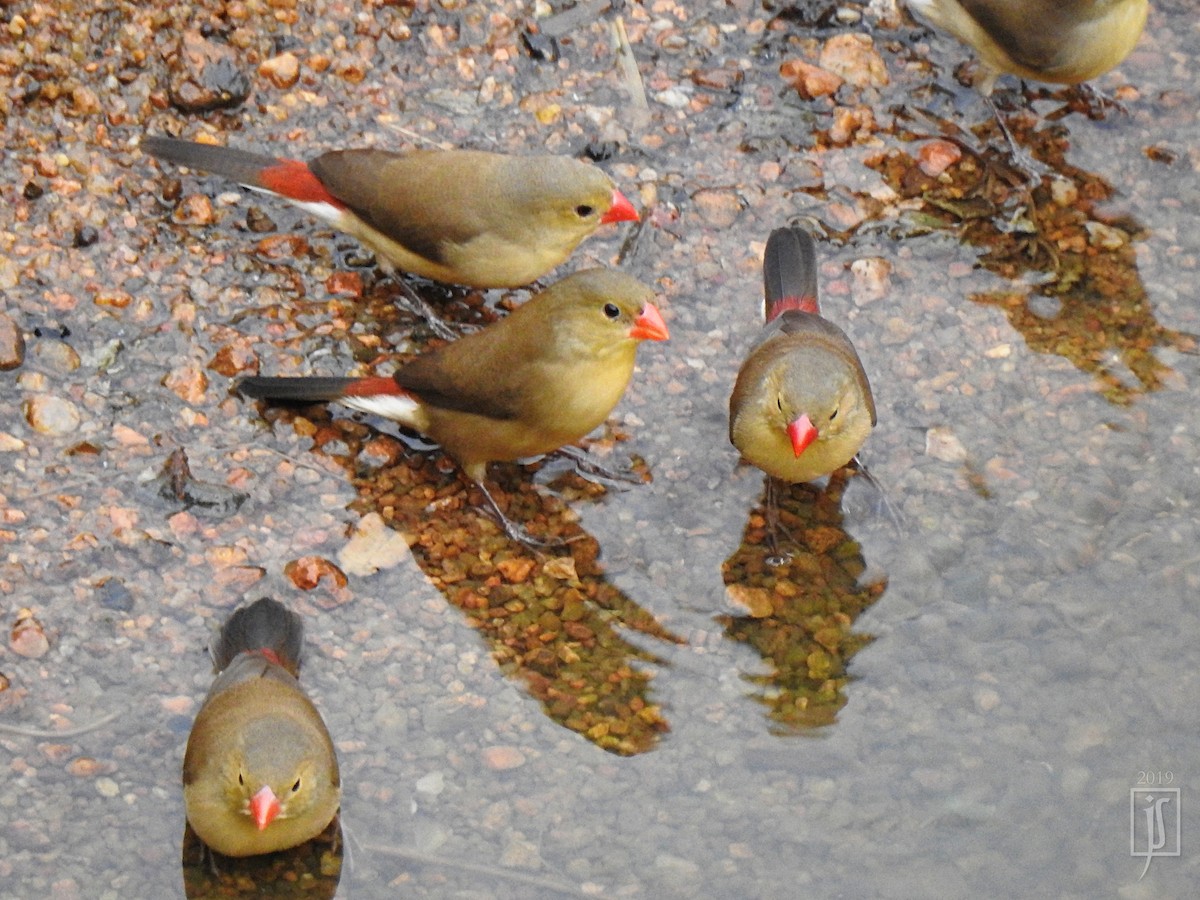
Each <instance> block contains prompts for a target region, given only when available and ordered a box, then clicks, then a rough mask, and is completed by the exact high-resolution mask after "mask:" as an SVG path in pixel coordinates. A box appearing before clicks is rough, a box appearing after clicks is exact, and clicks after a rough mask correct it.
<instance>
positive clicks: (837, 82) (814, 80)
mask: <svg viewBox="0 0 1200 900" xmlns="http://www.w3.org/2000/svg"><path fill="white" fill-rule="evenodd" d="M779 75H780V77H781V78H783V80H784V81H787V82H788V83H790V84H791V85H792V87H794V88H795V89H796V91H797V92H798V93H799V94H800V96H801V97H803V98H804V99H805V100H815V99H817V98H818V97H828V96H830V95H832V94H836V93H837V91H838V88H840V87H841V86H842V85H843V84H845V81H844V79H842V78H841V77H840V76H838V75H835V74H834V73H832V72H830V71H828V70H826V69H822V68H821V67H820V66H814V65H813V64H812V63H809V62H805V61H804V60H802V59H789V60H785V61H784V62H783V63H781V64H780V66H779Z"/></svg>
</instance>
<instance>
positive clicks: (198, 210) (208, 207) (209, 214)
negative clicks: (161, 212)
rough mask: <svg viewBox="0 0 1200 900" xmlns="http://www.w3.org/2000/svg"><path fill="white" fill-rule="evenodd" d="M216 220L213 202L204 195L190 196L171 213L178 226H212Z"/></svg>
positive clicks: (180, 202) (181, 201)
mask: <svg viewBox="0 0 1200 900" xmlns="http://www.w3.org/2000/svg"><path fill="white" fill-rule="evenodd" d="M215 219H216V216H215V214H214V213H213V205H212V201H211V200H209V199H208V198H207V197H205V196H204V195H203V194H189V195H188V196H186V197H184V198H183V199H182V200H180V201H179V203H178V204H177V205H176V206H175V209H173V210H172V211H171V221H172V222H174V223H175V224H176V225H211V224H212V223H213V222H214V221H215Z"/></svg>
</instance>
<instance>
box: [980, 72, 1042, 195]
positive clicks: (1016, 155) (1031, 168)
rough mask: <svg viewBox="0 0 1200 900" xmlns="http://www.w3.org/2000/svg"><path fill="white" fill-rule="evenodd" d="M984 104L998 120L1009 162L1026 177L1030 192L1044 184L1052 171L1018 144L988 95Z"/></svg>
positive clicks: (984, 97) (985, 95)
mask: <svg viewBox="0 0 1200 900" xmlns="http://www.w3.org/2000/svg"><path fill="white" fill-rule="evenodd" d="M981 96H982V97H983V102H984V103H986V104H987V107H988V109H990V110H991V111H992V118H993V119H995V120H996V124H997V125H999V126H1000V133H1001V134H1003V135H1004V140H1005V141H1007V142H1008V151H1009V161H1010V162H1011V163H1012V165H1013V168H1015V169H1016V170H1017V171H1018V172H1020V173H1021V174H1022V175H1024V176H1025V182H1026V185H1027V186H1028V187H1029V189H1030V190H1033V188H1035V187H1037V186H1038V185H1039V184H1041V183H1042V179H1043V178H1044V177H1045V176H1047V175H1049V174H1051V173H1052V171H1053V170H1052V169H1050V167H1049V166H1046V165H1044V164H1042V163H1040V162H1038V161H1037V160H1036V159H1034V158H1033V154H1032V153H1030V152H1029V151H1028V150H1026V149H1025V148H1024V147H1022V146H1021V145H1020V144H1018V143H1017V139H1016V138H1015V137H1013V133H1012V132H1011V131H1010V130H1009V128H1008V125H1007V124H1006V123H1005V121H1004V118H1003V117H1002V116H1001V115H1000V110H999V109H997V108H996V104H995V102H993V100H992V98H991V97H990V96H988V95H987V94H983V95H981Z"/></svg>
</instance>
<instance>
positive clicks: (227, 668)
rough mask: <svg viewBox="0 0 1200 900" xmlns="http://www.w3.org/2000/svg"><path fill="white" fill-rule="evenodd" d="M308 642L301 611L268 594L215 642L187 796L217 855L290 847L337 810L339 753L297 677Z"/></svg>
mask: <svg viewBox="0 0 1200 900" xmlns="http://www.w3.org/2000/svg"><path fill="white" fill-rule="evenodd" d="M303 642H304V625H303V623H302V622H301V620H300V617H299V616H298V615H296V614H295V613H294V612H291V611H289V610H288V609H287V608H286V607H284V606H283V604H281V603H279V602H277V601H275V600H271V599H270V598H267V597H264V598H262V599H261V600H257V601H255V602H254V603H252V604H250V605H249V606H244V607H242V608H241V609H239V610H237V611H236V612H235V613H234V614H233V615H232V616H230V617H229V620H228V621H227V622H226V623H225V625H224V627H223V628H222V629H221V633H220V636H219V637H218V639H217V642H216V644H215V646H214V647H213V648H212V655H213V663H214V667H215V669H216V671H217V673H218V674H217V677H216V679H215V680H214V681H213V684H212V687H211V688H210V689H209V692H208V696H207V697H205V699H204V705H203V706H201V707H200V712H199V713H198V714H197V716H196V721H195V722H194V723H193V725H192V732H191V734H190V735H188V743H187V751H186V752H185V754H184V758H183V802H184V807H185V809H186V811H187V819H188V822H189V823H190V824H191V826H192V830H193V831H195V832H196V835H197V836H198V837H199V838H200V840H202V841H203V842H204V843H205V844H206V845H207V846H208V847H209V848H210V849H211V850H214V851H216V852H217V853H221V854H223V855H225V856H257V855H258V854H260V853H274V852H275V851H277V850H286V849H288V848H289V847H295V846H297V845H299V844H303V843H304V842H305V841H307V840H310V839H312V838H314V837H316V836H317V835H318V834H320V833H321V832H322V831H324V830H325V828H326V826H327V825H329V823H330V822H331V821H333V817H334V815H336V814H337V811H338V805H339V803H340V796H341V785H340V781H339V778H338V764H337V755H336V753H335V752H334V749H333V742H332V741H331V740H330V738H329V732H328V731H327V730H326V729H325V723H324V722H323V721H322V720H321V714H320V713H319V712H317V708H316V707H315V706H313V703H312V701H311V700H309V698H308V695H307V694H306V693H305V692H304V689H303V688H301V687H300V684H299V682H298V681H297V680H296V678H297V675H298V674H299V671H300V653H301V648H302V645H303Z"/></svg>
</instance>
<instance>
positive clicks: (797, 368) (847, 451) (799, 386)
mask: <svg viewBox="0 0 1200 900" xmlns="http://www.w3.org/2000/svg"><path fill="white" fill-rule="evenodd" d="M763 281H764V284H765V294H766V301H765V303H764V311H765V315H766V325H765V326H764V327H763V330H762V332H761V333H760V334H759V336H758V339H757V340H756V341H755V343H754V345H753V347H751V350H750V354H749V355H748V356H747V357H746V360H745V362H743V363H742V367H741V370H740V371H739V372H738V375H737V381H736V383H735V384H734V387H733V394H732V395H731V396H730V398H729V439H730V441H732V442H733V445H734V446H735V447H737V449H738V450H739V451H741V454H742V456H743V457H744V458H745V459H746V460H747V461H749V462H751V463H753V464H754V465H756V466H758V467H759V468H760V469H762V470H763V471H764V472H766V473H767V474H768V475H770V476H772V477H774V478H778V479H780V480H782V481H787V482H793V483H796V482H801V481H812V480H813V479H815V478H820V477H821V476H823V475H828V474H830V473H831V472H833V471H835V470H836V469H839V468H841V467H842V466H844V465H846V463H848V462H850V460H851V459H853V458H854V456H855V454H856V453H858V450H859V448H860V447H862V445H863V442H864V441H865V440H866V439H867V435H868V434H870V433H871V428H872V427H873V426H874V425H875V401H874V398H872V396H871V385H870V383H869V382H868V381H867V374H866V372H864V371H863V367H862V363H861V362H860V361H859V358H858V354H857V353H856V352H855V351H854V346H853V345H852V344H851V343H850V339H849V338H848V337H846V334H845V332H843V331H842V330H841V329H840V328H838V327H837V326H836V325H834V324H833V323H832V322H830V321H829V320H828V319H826V318H824V317H823V316H822V315H821V312H820V309H819V307H818V304H817V261H816V249H815V247H814V245H813V240H812V238H811V237H810V236H809V235H808V233H807V232H806V231H804V230H803V229H801V228H796V227H791V228H779V229H776V230H775V231H773V232H771V236H770V238H769V239H768V240H767V247H766V252H765V255H764V258H763Z"/></svg>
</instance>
